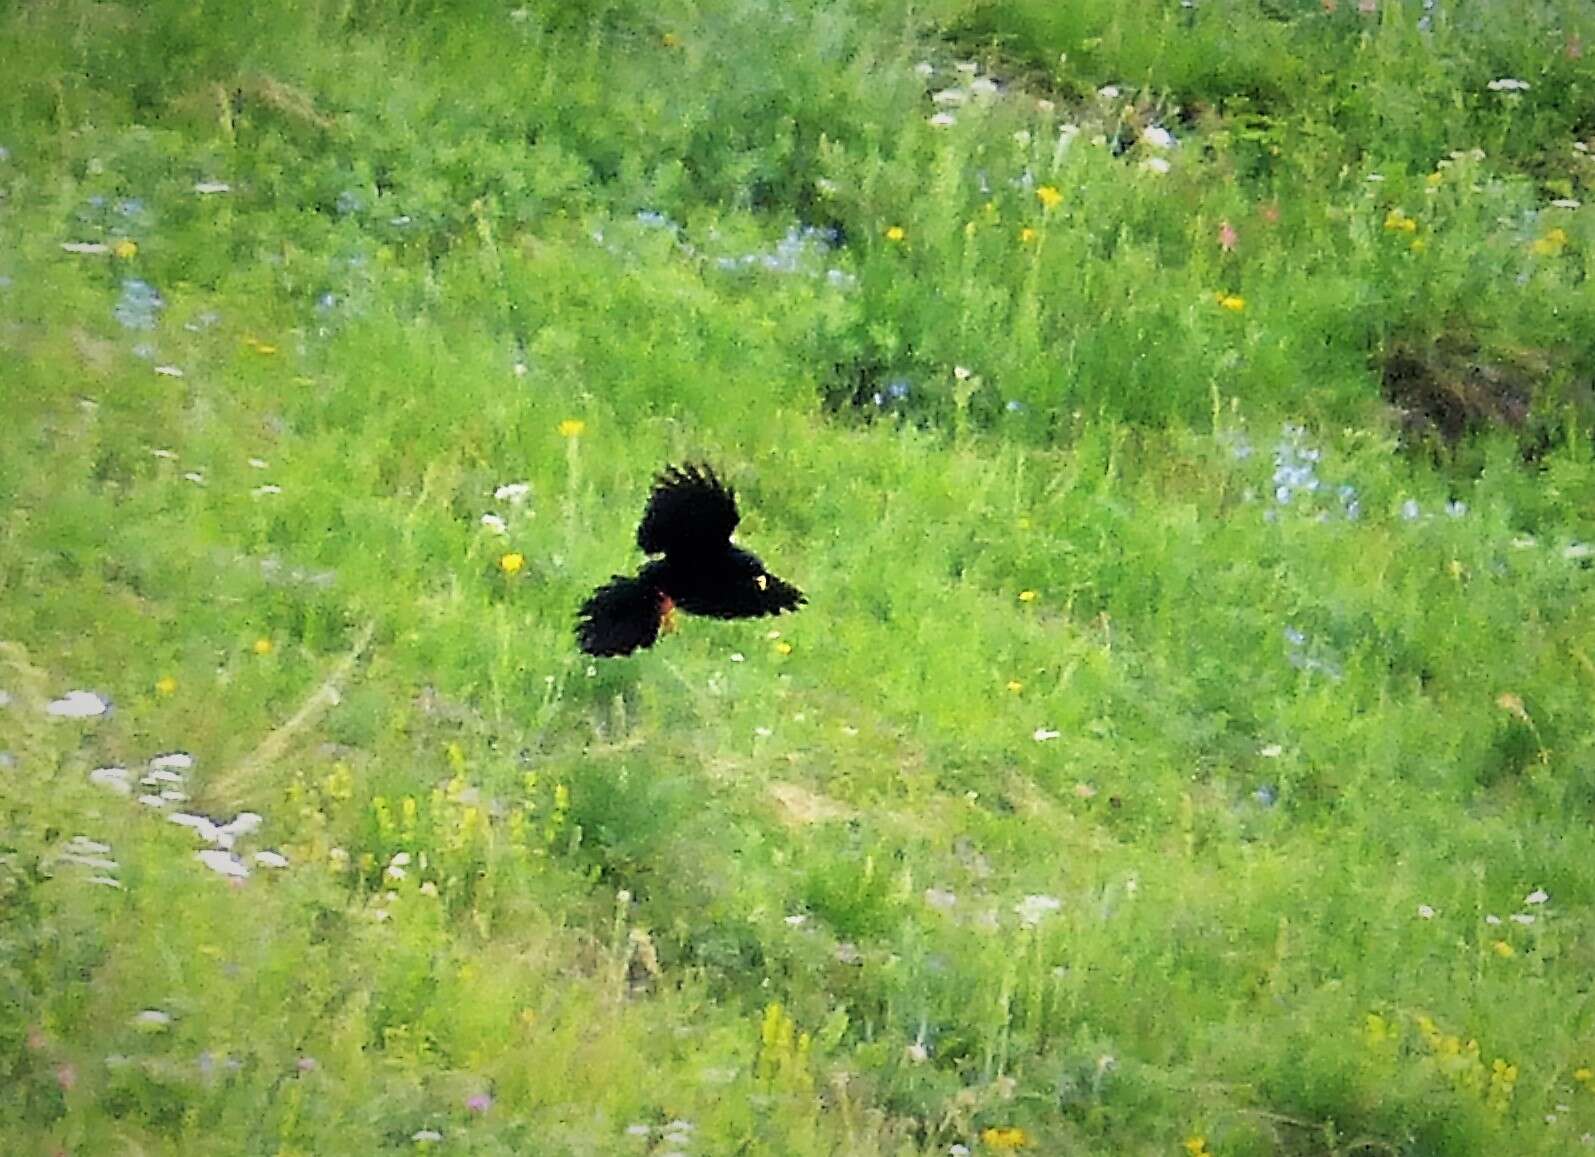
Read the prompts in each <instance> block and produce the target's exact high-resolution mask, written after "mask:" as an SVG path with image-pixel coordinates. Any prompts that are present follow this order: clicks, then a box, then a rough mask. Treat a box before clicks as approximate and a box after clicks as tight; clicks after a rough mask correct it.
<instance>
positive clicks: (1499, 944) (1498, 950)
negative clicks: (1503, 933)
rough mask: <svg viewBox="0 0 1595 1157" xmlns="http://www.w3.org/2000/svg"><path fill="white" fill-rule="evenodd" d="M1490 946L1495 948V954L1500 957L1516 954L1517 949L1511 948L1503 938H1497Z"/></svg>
mask: <svg viewBox="0 0 1595 1157" xmlns="http://www.w3.org/2000/svg"><path fill="white" fill-rule="evenodd" d="M1490 947H1491V948H1493V949H1494V950H1495V954H1496V955H1497V956H1500V957H1502V958H1505V957H1508V956H1516V955H1517V949H1515V948H1513V947H1512V946H1511V945H1510V944H1508V943H1507V942H1506V941H1505V940H1497V941H1496V942H1495V943H1493V944H1491V945H1490Z"/></svg>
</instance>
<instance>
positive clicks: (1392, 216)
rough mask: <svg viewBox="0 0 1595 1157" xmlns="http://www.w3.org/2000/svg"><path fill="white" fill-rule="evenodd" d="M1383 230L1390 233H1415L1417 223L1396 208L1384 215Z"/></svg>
mask: <svg viewBox="0 0 1595 1157" xmlns="http://www.w3.org/2000/svg"><path fill="white" fill-rule="evenodd" d="M1385 228H1386V229H1388V230H1390V232H1392V233H1416V232H1417V231H1418V223H1417V222H1416V221H1414V220H1413V219H1412V218H1411V217H1408V216H1407V214H1406V212H1405V211H1404V210H1402V209H1401V208H1400V207H1399V206H1397V207H1396V208H1394V209H1391V210H1390V212H1388V213H1386V214H1385Z"/></svg>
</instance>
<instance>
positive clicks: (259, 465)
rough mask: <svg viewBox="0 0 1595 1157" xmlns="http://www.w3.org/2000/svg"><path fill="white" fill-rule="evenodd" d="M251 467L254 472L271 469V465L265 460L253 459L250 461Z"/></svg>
mask: <svg viewBox="0 0 1595 1157" xmlns="http://www.w3.org/2000/svg"><path fill="white" fill-rule="evenodd" d="M249 466H250V469H252V470H266V469H269V468H270V467H271V463H270V462H267V461H266V460H265V459H264V458H251V459H250V460H249Z"/></svg>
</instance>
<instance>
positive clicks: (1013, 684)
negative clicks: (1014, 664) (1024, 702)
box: [1008, 679, 1025, 695]
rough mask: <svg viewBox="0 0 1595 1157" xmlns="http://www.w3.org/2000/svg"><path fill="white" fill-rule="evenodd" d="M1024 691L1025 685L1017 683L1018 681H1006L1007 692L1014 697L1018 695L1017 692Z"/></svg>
mask: <svg viewBox="0 0 1595 1157" xmlns="http://www.w3.org/2000/svg"><path fill="white" fill-rule="evenodd" d="M1024 689H1025V685H1024V684H1023V683H1021V682H1019V680H1017V679H1010V680H1008V690H1010V691H1012V692H1013V693H1014V694H1015V695H1017V694H1019V692H1021V691H1023V690H1024Z"/></svg>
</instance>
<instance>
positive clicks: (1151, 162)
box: [1141, 157, 1174, 174]
mask: <svg viewBox="0 0 1595 1157" xmlns="http://www.w3.org/2000/svg"><path fill="white" fill-rule="evenodd" d="M1141 167H1142V168H1143V169H1145V170H1146V171H1147V172H1149V173H1158V174H1163V173H1166V172H1168V171H1169V170H1170V169H1171V168H1173V167H1174V166H1172V165H1170V164H1169V162H1168V159H1167V158H1166V157H1148V158H1147V159H1146V160H1144V161H1142V162H1141Z"/></svg>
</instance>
